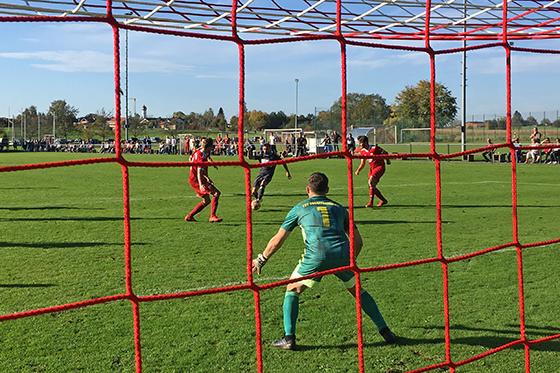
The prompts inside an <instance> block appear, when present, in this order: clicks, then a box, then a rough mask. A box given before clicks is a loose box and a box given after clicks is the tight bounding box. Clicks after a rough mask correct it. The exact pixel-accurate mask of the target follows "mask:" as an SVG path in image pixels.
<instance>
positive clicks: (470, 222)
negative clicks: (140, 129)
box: [0, 153, 560, 373]
mask: <svg viewBox="0 0 560 373" xmlns="http://www.w3.org/2000/svg"><path fill="white" fill-rule="evenodd" d="M83 157H86V155H79V154H22V153H19V154H16V153H11V154H0V164H2V165H8V164H22V163H34V162H40V161H55V160H61V159H71V158H83ZM130 158H131V159H134V160H152V161H154V160H178V159H184V158H180V157H163V156H130ZM355 166H356V163H355V164H354V167H355ZM290 169H291V170H292V173H293V175H294V178H293V180H291V181H288V180H287V179H286V178H285V177H284V175H283V172H281V171H282V170H281V169H278V170H277V174H276V175H275V179H274V181H273V182H272V183H271V184H270V185H269V187H268V189H267V194H266V197H265V200H264V204H263V207H262V209H261V210H260V211H258V212H256V213H255V214H254V225H253V233H254V235H253V239H254V245H255V252H259V251H260V250H262V248H264V246H265V245H266V243H267V240H268V239H269V238H270V237H271V236H272V235H273V234H274V233H275V232H276V230H277V229H278V226H279V224H280V223H281V221H282V220H283V218H284V216H285V214H286V213H287V211H288V210H289V208H290V207H291V206H292V205H294V204H295V203H297V202H298V201H300V200H301V199H303V198H304V197H305V196H304V186H305V180H306V176H307V175H308V174H309V173H310V172H312V171H316V170H320V171H323V172H326V173H327V174H328V175H329V176H330V179H331V194H330V196H331V198H333V199H335V200H337V201H340V202H341V203H343V204H347V192H346V163H345V161H344V160H337V159H331V160H316V161H309V162H305V163H297V164H292V165H290ZM441 171H442V204H443V212H442V219H443V226H442V235H443V240H444V241H443V242H444V244H443V248H444V252H445V253H446V255H458V254H463V253H469V252H472V251H475V250H479V249H482V248H485V247H488V246H493V245H498V244H501V243H505V242H509V241H511V239H512V223H511V221H512V219H511V212H512V209H511V166H510V165H509V164H485V163H481V162H475V163H463V162H444V163H442V166H441ZM559 172H560V167H557V166H551V165H519V172H518V186H519V189H518V190H519V195H518V199H519V222H520V224H519V235H520V239H521V242H522V243H528V242H535V241H540V240H546V239H552V238H557V237H558V236H559V232H560V230H559V229H558V228H559V222H560V209H559V201H558V194H557V190H558V176H559ZM186 174H187V173H186V170H184V169H179V168H160V169H153V168H133V169H131V171H130V186H131V214H132V222H131V224H132V226H131V230H132V241H133V245H132V255H133V258H132V266H133V286H134V291H135V292H136V293H137V294H141V295H148V294H158V293H170V292H177V291H185V290H192V289H199V288H207V287H217V286H221V285H225V284H237V283H241V282H243V281H244V280H245V279H246V254H245V250H246V222H245V209H244V189H243V171H242V170H240V169H237V168H233V167H224V168H220V169H219V170H218V171H216V170H213V169H211V170H210V174H211V176H212V177H213V178H214V180H215V182H216V184H217V186H218V187H219V188H220V189H221V190H222V192H223V196H222V198H221V202H220V211H219V214H220V216H222V217H223V218H224V222H223V223H222V224H219V225H218V224H210V223H207V222H206V221H205V218H207V217H208V211H204V212H203V213H201V214H200V215H199V217H200V218H199V220H200V222H198V223H195V224H193V223H190V224H187V223H185V222H184V221H183V216H184V215H185V213H186V212H187V211H188V210H189V209H190V208H191V207H192V206H193V205H194V204H195V203H196V202H197V199H196V197H195V196H194V195H193V193H192V191H191V190H190V188H189V187H188V185H187V182H186ZM434 175H435V167H434V164H433V163H432V162H429V161H425V160H417V161H394V162H393V164H392V165H391V166H389V167H388V170H387V173H386V175H385V177H384V178H383V180H382V182H381V184H380V187H381V189H382V191H383V192H384V193H385V195H386V196H387V198H388V199H389V200H390V204H389V205H388V206H387V207H385V208H382V209H364V208H361V206H362V205H364V204H365V202H366V199H367V188H366V174H362V175H360V176H359V177H356V178H355V183H356V189H355V192H356V206H357V208H356V210H355V212H356V220H357V225H358V227H359V229H360V231H361V232H362V235H363V236H364V239H365V247H364V250H363V252H362V254H361V256H360V258H359V264H360V265H361V266H374V265H379V264H387V263H393V262H399V261H409V260H415V259H421V258H426V257H433V256H436V255H437V254H436V253H437V249H436V240H435V221H436V217H435V184H434ZM0 180H1V182H0V192H1V193H2V200H1V203H0V229H1V232H2V236H1V238H0V255H1V257H2V261H0V294H1V298H0V299H1V301H0V313H2V314H6V313H12V312H18V311H24V310H29V309H33V308H37V307H47V306H52V305H58V304H63V303H66V302H74V301H80V300H85V299H90V298H94V297H99V296H105V295H111V294H119V293H122V292H124V264H123V244H122V242H123V224H122V191H121V185H122V184H121V172H120V168H119V166H117V165H115V164H103V165H87V166H78V167H66V168H56V169H48V170H31V171H22V172H12V173H1V174H0ZM300 236H301V235H300V233H299V232H294V233H293V234H292V237H290V239H289V240H288V241H287V242H286V244H285V246H284V247H283V248H282V249H281V250H280V251H279V252H278V253H277V254H276V255H275V256H274V257H273V258H272V259H271V260H270V262H269V263H268V264H267V266H266V267H265V269H264V273H263V275H262V276H260V277H258V279H257V280H258V282H260V283H266V282H271V281H274V280H277V279H280V278H284V277H285V276H287V275H289V274H290V273H291V271H292V269H293V267H294V266H295V264H296V262H297V260H298V258H299V256H300V254H301V252H302V249H303V247H302V242H301V237H300ZM559 247H560V246H559V245H551V246H548V247H542V248H534V249H529V250H527V251H526V252H525V254H524V256H523V258H524V265H525V267H524V276H525V294H526V298H525V302H526V303H525V306H526V314H527V318H526V322H527V333H528V337H529V338H540V337H543V336H546V335H551V334H555V333H560V324H559V322H558V316H557V315H558V313H557V310H558V308H559V307H560V301H559V300H558V299H559V298H558V296H557V294H558V292H559V290H560V288H559V284H560V275H559V272H558V264H559V262H560V261H559V259H558V248H559ZM362 282H363V286H364V287H365V288H366V289H368V290H369V291H370V292H371V293H372V294H373V296H374V297H375V298H376V300H377V301H378V304H379V306H380V308H381V310H382V311H383V313H384V315H385V317H386V319H387V320H388V321H389V323H390V325H391V326H392V328H393V329H394V331H395V332H396V333H398V334H399V335H401V336H403V343H402V344H401V345H398V346H385V345H384V344H383V343H381V339H380V336H379V335H378V334H377V332H376V330H375V328H374V327H373V325H372V323H371V322H370V321H369V320H368V319H364V342H365V349H364V355H365V366H366V371H369V372H393V373H395V372H403V371H407V370H411V369H415V368H418V367H421V366H426V365H430V364H435V363H439V362H441V361H443V360H444V356H445V354H444V340H443V338H444V331H443V305H442V271H441V266H440V265H439V264H437V263H436V264H427V265H421V266H415V267H410V268H405V269H398V270H391V271H383V272H376V273H367V274H364V275H362ZM517 288H518V284H517V264H516V253H515V251H512V250H511V249H506V250H503V251H501V252H498V253H492V254H487V255H485V256H481V257H476V258H472V259H470V260H467V261H463V262H459V263H453V264H450V266H449V290H450V317H451V339H452V349H451V356H452V358H453V359H454V360H460V359H465V358H468V357H470V356H472V355H474V354H478V353H482V352H484V351H486V350H488V349H490V348H493V347H496V346H499V345H501V344H504V343H507V342H509V341H513V340H515V339H517V338H518V336H519V328H518V324H519V321H518V320H519V316H518V308H519V307H518V296H517V294H518V290H517ZM283 292H284V290H283V289H281V288H277V289H273V290H268V291H265V292H263V293H262V321H263V324H262V326H263V343H264V349H263V358H264V367H265V371H267V372H298V373H299V372H319V371H320V372H346V371H349V372H350V371H351V372H354V371H357V368H358V366H357V347H356V320H355V306H354V303H353V299H352V297H350V296H349V295H348V294H346V292H345V291H344V289H343V287H342V285H341V284H340V283H339V282H338V280H336V278H334V277H333V276H330V277H327V278H325V279H324V280H323V281H322V282H321V284H320V286H317V287H316V288H314V289H312V290H310V291H308V292H307V293H305V294H304V295H303V296H302V298H301V299H302V301H301V307H300V317H299V322H298V342H299V344H300V346H301V348H300V351H297V352H285V351H275V350H273V349H272V348H270V347H269V344H270V342H271V341H272V340H273V339H275V338H277V337H279V336H280V335H281V334H282V314H281V310H282V309H281V304H282V299H283ZM253 308H254V301H253V295H252V293H251V292H249V291H240V292H233V293H227V294H217V295H207V296H200V297H193V298H187V299H180V300H170V301H158V302H152V303H143V304H142V305H141V307H140V311H141V339H142V346H143V350H142V353H143V367H144V371H145V372H214V371H229V372H249V371H255V370H256V364H255V342H254V335H255V326H254V312H253ZM523 356H524V355H523V348H522V347H516V348H512V349H508V350H505V351H502V352H500V353H498V354H496V355H492V356H490V357H488V358H486V359H483V360H481V361H478V362H475V363H472V364H470V365H466V366H464V367H461V368H458V369H457V371H458V372H461V373H463V372H483V371H484V372H519V371H522V370H523V364H524V359H523ZM531 364H532V369H533V370H532V371H534V372H555V371H557V369H558V366H560V342H558V341H553V342H549V343H546V344H542V345H537V346H534V347H533V348H532V350H531ZM0 371H2V372H69V371H88V372H109V371H116V372H132V371H134V348H133V332H132V316H131V306H130V304H129V302H127V301H123V302H114V303H110V304H104V305H97V306H92V307H88V308H84V309H78V310H73V311H68V312H62V313H54V314H47V315H42V316H37V317H30V318H25V319H19V320H13V321H5V322H1V323H0Z"/></svg>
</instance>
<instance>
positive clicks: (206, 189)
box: [189, 180, 217, 198]
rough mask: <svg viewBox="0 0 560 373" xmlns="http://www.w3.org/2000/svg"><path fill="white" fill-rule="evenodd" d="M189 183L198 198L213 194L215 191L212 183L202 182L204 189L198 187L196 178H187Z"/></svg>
mask: <svg viewBox="0 0 560 373" xmlns="http://www.w3.org/2000/svg"><path fill="white" fill-rule="evenodd" d="M189 184H191V188H193V189H194V191H195V192H196V195H197V196H198V197H200V198H203V197H204V196H208V195H210V194H213V193H214V192H216V191H217V189H216V187H215V186H214V184H212V183H203V185H204V190H202V189H200V184H199V183H198V182H197V181H196V180H189Z"/></svg>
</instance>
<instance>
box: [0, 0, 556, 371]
mask: <svg viewBox="0 0 560 373" xmlns="http://www.w3.org/2000/svg"><path fill="white" fill-rule="evenodd" d="M557 1H558V0H556V1H553V3H556V2H557ZM251 2H252V1H251ZM319 2H323V1H319ZM331 2H332V1H331ZM83 3H84V2H80V3H79V4H82V5H83ZM114 3H117V4H120V7H121V8H122V7H123V6H124V7H125V8H127V9H128V5H127V4H128V3H129V2H117V1H115V2H114ZM177 3H178V4H180V3H188V2H184V1H183V2H177ZM199 3H202V4H206V3H205V2H204V1H202V0H200V2H199ZM272 3H274V4H276V2H274V1H272ZM306 3H307V4H308V5H309V4H310V2H307V1H306ZM344 3H347V2H346V1H345V2H344ZM348 3H350V1H348ZM26 4H28V2H26ZM79 4H78V5H79ZM28 5H29V4H28ZM206 5H208V4H206ZM335 5H336V6H335V12H334V15H335V17H334V19H335V28H334V29H335V31H334V32H333V33H331V34H328V35H316V34H315V35H307V36H293V37H291V38H289V39H282V40H280V39H260V40H246V39H243V38H241V37H240V34H239V32H238V29H239V26H238V10H239V9H240V8H241V7H243V5H240V4H239V3H238V2H237V1H236V0H233V1H232V5H231V7H229V8H228V15H227V17H226V16H224V17H223V18H226V19H227V20H228V22H229V24H230V29H231V35H228V36H224V35H216V34H201V33H195V32H186V31H174V30H168V29H154V28H153V27H144V26H134V25H127V24H121V23H119V22H117V19H116V18H115V16H114V15H113V1H111V0H107V3H106V4H105V6H104V7H103V9H104V13H103V14H99V15H97V16H80V15H77V16H72V17H68V18H65V17H59V16H50V15H42V14H40V15H21V14H17V13H16V14H15V15H14V14H11V15H10V16H2V17H0V22H67V21H68V22H101V23H106V24H108V25H110V27H112V30H113V48H114V82H115V86H114V96H115V118H121V97H120V86H121V83H120V75H121V74H120V59H119V55H120V53H119V30H120V29H123V28H126V29H131V30H137V31H145V32H151V33H160V34H172V35H179V36H187V37H195V38H206V39H217V40H228V41H231V42H234V43H236V44H237V46H238V50H239V97H238V98H239V123H238V134H237V135H238V137H239V139H240V140H239V142H238V146H239V149H238V150H239V151H238V154H239V157H238V160H237V161H229V162H209V163H205V164H206V165H216V166H233V167H242V168H243V169H244V172H245V204H246V219H247V232H246V234H247V258H246V259H247V268H246V270H247V281H246V282H245V283H243V284H240V285H233V286H224V287H216V288H209V289H204V290H195V291H185V292H176V293H167V294H155V295H144V296H140V295H136V294H135V293H134V287H133V281H132V280H133V279H132V265H131V250H130V249H131V231H130V192H129V168H130V167H187V166H191V165H199V164H198V163H192V162H130V161H127V160H126V159H124V158H123V156H122V149H121V138H122V136H121V128H120V126H116V127H115V144H116V154H115V156H114V157H112V158H90V159H82V160H70V161H61V162H47V163H39V164H25V165H17V166H2V167H0V172H11V171H23V170H30V169H43V168H53V167H67V166H78V165H84V164H96V163H107V162H113V163H118V164H119V165H120V166H121V170H122V189H123V213H124V216H123V222H124V258H125V261H124V262H125V268H124V272H125V289H124V292H123V293H122V294H117V295H112V296H106V297H99V298H95V299H90V300H86V301H79V302H73V303H67V304H62V305H56V306H52V307H45V308H39V309H34V310H29V311H23V312H17V313H11V314H4V315H0V321H7V320H14V319H20V318H24V317H31V316H37V315H41V314H46V313H53V312H60V311H66V310H71V309H77V308H82V307H87V306H92V305H96V304H101V303H108V302H114V301H119V300H128V301H130V302H131V304H132V316H133V328H134V348H135V362H136V371H137V372H138V373H140V372H142V345H141V337H140V336H141V328H140V307H139V305H140V303H142V302H153V301H159V300H167V299H176V298H186V297H193V296H199V295H204V294H215V293H223V292H232V291H238V290H249V291H252V292H253V295H254V304H255V329H256V338H255V344H256V362H257V371H258V372H263V370H264V367H263V358H262V328H261V310H260V303H261V301H260V292H261V291H264V290H267V289H271V288H275V287H279V286H284V285H287V284H288V283H291V282H295V281H300V280H301V278H300V279H297V280H296V279H294V280H282V281H276V282H272V283H267V284H261V285H257V284H255V282H254V279H253V274H252V272H251V263H252V258H253V241H252V229H253V226H252V216H251V207H250V205H251V169H252V168H257V167H260V166H259V165H258V164H249V163H248V162H247V160H246V159H245V157H244V155H243V144H244V132H245V131H244V115H243V114H244V102H245V46H246V45H247V44H266V43H275V42H295V41H300V40H324V39H335V40H337V41H338V42H339V44H340V57H341V60H340V61H341V83H342V92H341V97H342V100H341V101H342V118H341V123H342V125H341V127H342V128H341V132H342V138H346V135H347V131H348V128H347V122H346V118H347V106H346V98H347V95H346V94H347V80H346V76H347V69H346V62H347V58H346V47H347V45H355V46H361V47H368V48H389V49H395V50H408V51H421V52H425V53H427V54H428V56H429V59H430V83H431V89H430V129H431V131H430V152H429V153H413V154H408V153H400V154H386V155H379V156H377V157H380V158H404V157H407V158H426V157H429V158H431V159H432V160H433V162H434V163H435V169H436V173H435V184H436V242H437V255H436V256H434V257H431V258H424V259H419V260H414V261H409V262H401V263H394V264H388V265H380V266H375V267H367V268H361V267H358V266H357V264H356V261H355V259H354V229H353V226H354V224H352V223H353V222H354V210H353V205H354V192H353V189H354V188H353V177H352V175H353V173H352V159H355V158H364V157H363V156H356V155H353V154H351V153H350V152H349V151H348V149H347V148H346V143H345V142H343V149H342V151H339V152H331V153H323V154H318V155H312V156H305V157H298V158H292V159H287V160H281V161H275V162H272V163H271V165H272V164H282V163H291V162H302V161H306V160H311V159H318V158H326V157H330V156H335V155H336V156H343V157H344V158H345V159H346V161H347V179H348V205H349V206H350V207H349V217H350V222H351V224H350V248H351V249H350V250H351V258H352V259H351V263H350V265H349V266H346V267H341V268H336V269H332V270H328V271H323V272H319V273H316V274H314V275H311V276H306V277H304V279H306V278H312V277H316V276H321V275H327V274H332V273H335V272H339V271H343V270H351V271H353V272H354V273H355V275H356V323H357V345H358V366H359V371H360V372H364V371H365V366H364V354H363V353H364V346H363V338H362V316H361V299H360V293H361V292H360V289H361V281H360V273H366V272H375V271H385V270H391V269H395V268H403V267H410V266H417V265H423V264H428V263H436V262H437V263H440V264H441V270H442V273H443V284H442V286H443V309H444V334H445V361H442V362H440V363H437V364H432V365H429V366H424V367H421V368H418V369H415V370H412V371H410V372H426V371H430V370H435V369H439V368H447V369H448V370H449V371H450V372H452V373H453V372H455V369H456V367H460V366H462V365H465V364H468V363H471V362H473V361H477V360H480V359H482V358H484V357H486V356H489V355H492V354H495V353H497V352H499V351H502V350H504V349H507V348H510V347H513V346H517V345H523V346H524V351H525V372H526V373H529V372H530V370H531V364H530V349H531V346H532V345H535V344H538V343H543V342H547V341H550V340H554V339H558V338H560V334H555V335H550V336H547V337H544V338H540V339H534V340H529V339H527V336H526V333H525V304H524V288H523V284H524V282H523V251H524V250H526V249H529V248H532V247H539V246H544V245H550V244H555V243H559V242H560V238H558V239H551V240H548V241H541V242H532V243H525V244H522V243H521V242H520V241H519V233H518V224H519V223H518V208H517V164H516V162H515V160H516V157H515V150H516V149H520V148H515V147H514V145H513V143H512V136H511V133H512V131H511V52H512V51H519V52H532V53H560V51H557V50H543V49H532V48H518V47H517V48H516V47H513V46H512V45H511V44H510V43H509V39H510V37H511V30H510V29H509V28H510V27H511V26H512V24H511V23H512V22H514V21H516V20H518V19H520V18H523V17H526V16H528V15H531V14H532V13H534V12H536V10H535V9H536V8H535V9H533V10H525V11H521V10H519V9H518V11H517V12H514V13H513V14H514V15H513V16H512V17H510V18H508V14H509V13H508V6H509V2H508V1H507V0H504V1H503V2H501V3H497V4H494V6H495V7H496V8H501V9H502V17H501V22H499V25H500V26H501V33H500V34H499V39H500V40H499V41H498V42H496V43H488V44H484V45H476V46H469V47H464V48H454V49H445V50H438V51H436V50H434V49H432V46H431V41H432V40H436V39H440V38H441V35H440V34H437V33H436V32H437V29H438V27H437V26H436V27H434V26H433V24H432V23H431V16H432V15H433V14H436V16H437V14H438V13H437V11H435V10H434V6H433V5H432V2H431V1H430V0H428V1H427V2H426V4H425V10H424V13H423V15H424V25H423V27H422V29H419V30H418V32H417V33H416V34H415V37H416V38H421V39H423V40H424V47H416V46H414V47H411V46H406V45H401V46H399V45H383V44H378V43H372V42H364V41H359V40H349V39H348V38H347V35H346V34H345V33H344V32H343V25H344V24H345V21H344V20H343V16H347V13H348V8H346V7H344V4H343V1H342V0H336V3H335ZM215 6H217V5H215ZM221 6H223V5H221ZM549 6H550V5H547V6H546V7H549ZM278 7H279V6H278ZM543 7H544V5H542V4H541V5H539V8H538V9H540V8H543ZM279 8H281V7H279ZM436 8H437V6H436ZM170 9H172V10H173V8H170ZM538 9H537V10H538ZM179 14H180V13H179ZM255 14H256V13H255ZM183 17H184V18H185V16H184V15H183ZM557 19H558V18H556V19H552V18H550V19H548V20H547V21H543V23H544V22H547V23H546V24H548V25H550V24H553V23H554V22H555V21H556V20H557ZM493 26H494V27H495V24H493ZM541 26H543V27H544V25H541ZM416 27H417V28H418V27H419V26H418V25H417V26H416ZM480 27H486V26H480ZM554 31H556V29H554ZM473 32H474V31H473ZM552 32H553V31H550V30H549V31H548V34H551V33H552ZM400 35H401V36H406V34H404V33H403V34H400ZM455 36H457V35H455ZM459 37H461V38H463V39H466V38H467V35H466V34H465V35H459ZM379 38H382V37H379ZM496 46H501V47H503V48H504V51H505V68H506V82H505V83H506V112H507V116H506V118H507V123H506V129H507V140H506V143H503V144H495V145H492V146H489V147H484V148H478V149H472V150H468V151H465V152H459V153H452V154H446V155H442V154H439V153H438V152H437V151H436V140H435V135H436V116H435V112H436V107H435V105H436V97H435V83H436V57H437V56H438V55H439V54H446V53H455V52H460V51H463V50H473V49H480V48H489V47H496ZM116 122H117V121H116ZM552 147H554V145H546V146H539V147H521V149H535V148H539V149H549V148H552ZM498 148H505V149H509V152H510V154H511V159H512V160H513V161H512V163H511V175H512V184H511V193H512V194H511V195H512V210H511V211H512V227H513V230H512V232H513V233H512V240H511V242H507V243H504V244H501V245H497V246H493V247H489V248H485V249H482V250H478V251H475V252H472V253H469V254H465V255H460V256H454V257H446V256H445V255H444V250H443V240H442V229H441V225H442V218H441V208H442V207H441V189H442V185H441V161H442V160H445V159H448V158H456V157H462V156H464V155H465V154H472V153H476V152H481V151H483V150H488V149H498ZM504 248H515V249H516V253H517V270H518V293H519V321H520V329H519V338H518V339H517V340H514V341H512V342H509V343H507V344H504V345H501V346H498V347H496V348H493V349H489V350H487V351H485V352H483V353H481V354H478V355H474V356H471V357H470V358H468V359H464V360H453V358H452V356H451V337H450V319H449V284H448V267H449V265H450V264H451V263H454V262H458V261H462V260H466V259H470V258H473V257H476V256H480V255H483V254H487V253H490V252H493V251H497V250H502V249H504Z"/></svg>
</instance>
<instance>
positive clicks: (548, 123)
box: [541, 118, 552, 126]
mask: <svg viewBox="0 0 560 373" xmlns="http://www.w3.org/2000/svg"><path fill="white" fill-rule="evenodd" d="M551 125H552V121H551V120H550V119H548V118H543V120H541V126H551Z"/></svg>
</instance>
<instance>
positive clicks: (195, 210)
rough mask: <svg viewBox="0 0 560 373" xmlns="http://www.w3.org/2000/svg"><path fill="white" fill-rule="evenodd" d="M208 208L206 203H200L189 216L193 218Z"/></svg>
mask: <svg viewBox="0 0 560 373" xmlns="http://www.w3.org/2000/svg"><path fill="white" fill-rule="evenodd" d="M205 207H206V203H205V202H204V201H201V202H199V203H198V204H197V205H196V206H195V207H194V208H193V209H192V211H191V212H189V214H188V215H187V216H189V217H191V218H193V217H194V216H195V215H196V214H198V213H199V212H201V211H202V210H203V209H204V208H205Z"/></svg>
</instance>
